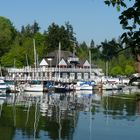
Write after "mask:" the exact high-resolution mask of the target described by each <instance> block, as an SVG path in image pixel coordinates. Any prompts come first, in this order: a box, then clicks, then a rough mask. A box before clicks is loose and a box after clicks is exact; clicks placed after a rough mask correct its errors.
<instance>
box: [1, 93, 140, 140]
mask: <svg viewBox="0 0 140 140" xmlns="http://www.w3.org/2000/svg"><path fill="white" fill-rule="evenodd" d="M116 94H121V93H117V92H116V93H114V92H105V93H92V92H91V91H90V92H89V91H86V92H85V91H82V92H71V93H65V94H64V93H62V94H61V93H27V92H26V93H20V94H11V95H10V96H8V97H6V98H4V99H0V139H3V138H5V139H8V140H12V139H40V138H41V139H50V140H56V139H59V140H61V139H67V140H73V139H85V136H87V137H88V139H93V137H94V138H95V139H98V138H99V137H100V136H99V135H98V134H99V133H101V132H102V133H105V132H106V130H104V131H102V129H103V127H105V126H106V125H108V126H109V125H110V127H113V126H112V125H113V123H114V122H115V121H116V120H117V121H119V123H122V122H123V121H130V122H135V121H140V120H139V113H140V101H139V100H138V101H136V100H133V99H124V98H117V97H114V96H112V95H116ZM108 95H109V96H108ZM101 122H102V124H100V123H101ZM110 123H111V124H110ZM105 124H106V125H105ZM87 125H88V126H87ZM93 127H94V129H93ZM137 127H138V126H137ZM137 127H136V128H137ZM85 128H86V129H85ZM113 129H114V130H115V129H116V128H113ZM113 129H112V130H110V131H111V133H112V135H113V133H115V132H114V131H113ZM120 129H121V128H120ZM83 130H84V131H83ZM100 130H101V131H100ZM83 134H84V135H83ZM105 135H107V134H105ZM139 136H140V135H139ZM87 137H86V138H87ZM107 138H108V137H107ZM104 139H106V138H104Z"/></svg>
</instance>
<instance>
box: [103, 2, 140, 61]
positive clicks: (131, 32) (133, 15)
mask: <svg viewBox="0 0 140 140" xmlns="http://www.w3.org/2000/svg"><path fill="white" fill-rule="evenodd" d="M130 1H131V0H130ZM105 4H107V5H111V4H112V6H116V7H119V6H121V7H125V8H126V9H124V10H122V12H121V15H120V16H119V20H120V24H121V25H122V28H123V29H124V30H126V31H125V32H124V33H123V34H122V35H121V41H122V43H125V44H127V47H128V46H129V47H130V48H131V49H132V50H131V51H132V54H133V55H134V56H137V55H138V54H140V41H139V40H140V28H139V27H140V18H139V17H140V0H135V1H132V2H131V5H132V6H129V7H127V4H128V3H127V4H126V2H124V0H105ZM135 58H137V57H135ZM136 60H137V59H136Z"/></svg>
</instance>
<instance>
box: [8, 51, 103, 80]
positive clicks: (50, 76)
mask: <svg viewBox="0 0 140 140" xmlns="http://www.w3.org/2000/svg"><path fill="white" fill-rule="evenodd" d="M95 75H99V76H102V75H103V73H102V70H101V69H99V68H97V67H96V66H95V65H91V64H90V63H89V60H84V59H83V60H80V59H79V58H78V57H77V56H76V55H75V54H73V53H71V52H69V51H62V50H61V54H60V51H59V50H55V51H53V52H51V53H48V55H47V56H46V57H45V58H43V59H42V60H41V62H40V63H39V66H38V67H36V68H32V67H24V68H22V69H16V68H10V69H8V76H7V78H15V77H16V79H19V80H20V79H21V80H22V79H24V80H31V79H38V80H55V81H65V82H69V81H73V80H81V79H83V80H89V79H93V78H94V76H95Z"/></svg>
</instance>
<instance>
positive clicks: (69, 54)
mask: <svg viewBox="0 0 140 140" xmlns="http://www.w3.org/2000/svg"><path fill="white" fill-rule="evenodd" d="M60 55H61V57H60V61H61V59H62V58H63V59H64V60H65V62H66V63H67V59H68V58H69V57H76V56H75V55H74V56H73V53H72V52H69V51H62V50H61V52H60ZM47 58H52V61H51V65H52V66H54V67H55V66H56V65H58V63H59V62H58V61H59V50H55V51H53V52H50V53H48V55H47V57H46V61H47V62H48V64H49V63H50V62H49V61H48V60H47Z"/></svg>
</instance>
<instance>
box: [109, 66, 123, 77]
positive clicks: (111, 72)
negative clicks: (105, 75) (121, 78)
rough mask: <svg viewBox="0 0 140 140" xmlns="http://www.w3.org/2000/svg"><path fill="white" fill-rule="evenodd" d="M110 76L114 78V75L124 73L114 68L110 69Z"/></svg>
mask: <svg viewBox="0 0 140 140" xmlns="http://www.w3.org/2000/svg"><path fill="white" fill-rule="evenodd" d="M110 74H111V75H113V76H116V75H123V74H124V73H123V70H122V68H121V67H120V66H115V67H113V68H112V69H111V71H110Z"/></svg>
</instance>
